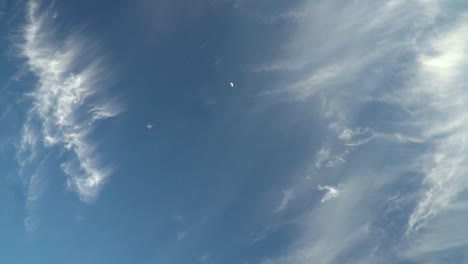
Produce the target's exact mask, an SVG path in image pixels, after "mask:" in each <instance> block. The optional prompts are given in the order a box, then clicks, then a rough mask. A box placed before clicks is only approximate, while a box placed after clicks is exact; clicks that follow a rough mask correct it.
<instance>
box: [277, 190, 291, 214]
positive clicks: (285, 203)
mask: <svg viewBox="0 0 468 264" xmlns="http://www.w3.org/2000/svg"><path fill="white" fill-rule="evenodd" d="M294 198H295V194H294V190H293V189H288V190H285V191H283V198H282V199H281V202H280V204H279V205H278V207H276V209H275V213H280V212H282V211H284V210H285V209H286V208H287V207H288V205H289V202H291V201H292V200H293V199H294Z"/></svg>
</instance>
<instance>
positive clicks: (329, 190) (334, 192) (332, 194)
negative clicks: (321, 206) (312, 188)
mask: <svg viewBox="0 0 468 264" xmlns="http://www.w3.org/2000/svg"><path fill="white" fill-rule="evenodd" d="M317 189H318V190H319V191H326V192H325V195H324V196H323V198H322V200H320V202H321V203H324V202H326V201H328V200H331V199H334V198H336V197H338V195H339V194H340V189H339V188H335V187H331V186H328V185H323V186H322V185H319V186H317Z"/></svg>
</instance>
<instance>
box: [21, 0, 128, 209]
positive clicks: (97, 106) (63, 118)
mask: <svg viewBox="0 0 468 264" xmlns="http://www.w3.org/2000/svg"><path fill="white" fill-rule="evenodd" d="M27 6H28V9H27V13H26V21H27V22H26V25H25V26H24V29H23V39H24V42H23V43H18V46H19V49H20V53H21V56H23V57H24V58H26V63H27V66H28V67H29V70H30V71H31V72H32V73H33V74H34V75H35V77H36V78H37V82H36V84H35V87H34V89H33V90H32V91H31V93H30V94H29V97H30V98H31V100H32V106H31V109H30V110H29V112H28V116H27V119H26V122H25V124H24V127H23V131H22V135H21V142H20V147H19V151H18V159H19V162H20V165H21V166H22V169H24V168H25V167H27V166H31V165H32V162H33V161H34V159H35V158H36V157H38V156H39V155H41V154H40V151H41V148H43V147H45V148H52V147H59V148H63V149H64V150H66V151H68V152H69V153H70V154H71V155H70V158H68V159H67V160H66V161H65V162H63V164H62V165H61V168H62V169H63V171H64V172H65V173H66V174H67V175H68V178H67V184H68V187H69V188H70V189H71V190H73V191H75V192H76V193H77V194H78V195H79V197H80V199H81V200H82V201H85V202H90V201H92V200H93V199H95V198H96V196H97V195H98V193H99V190H100V189H101V187H102V185H103V184H104V182H105V180H106V178H107V177H108V176H109V174H110V173H111V169H110V168H107V167H103V166H102V165H101V161H100V157H99V155H98V154H97V153H96V150H95V146H96V143H95V142H91V141H90V140H89V139H88V135H89V133H90V132H91V131H92V129H93V128H94V125H95V123H96V121H98V120H101V119H106V118H109V117H113V116H116V115H117V114H118V113H119V109H118V108H117V107H116V105H114V104H112V103H111V102H110V101H108V102H106V103H104V102H101V101H99V100H98V95H99V92H100V88H99V83H100V81H101V80H102V75H103V74H104V71H103V69H102V67H101V66H100V64H99V61H98V60H87V59H86V54H89V53H91V52H92V50H90V49H89V48H87V45H85V43H84V41H83V40H82V39H81V38H80V37H79V36H76V35H75V36H69V37H68V38H66V39H65V40H64V41H59V40H58V38H56V36H55V31H54V28H53V23H55V22H54V21H53V16H50V14H49V12H42V11H41V10H42V9H41V6H40V4H39V3H38V2H36V1H29V3H28V5H27Z"/></svg>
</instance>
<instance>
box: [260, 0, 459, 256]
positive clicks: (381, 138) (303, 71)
mask: <svg viewBox="0 0 468 264" xmlns="http://www.w3.org/2000/svg"><path fill="white" fill-rule="evenodd" d="M456 4H457V3H455V1H437V0H413V1H397V0H393V1H351V2H346V3H345V2H342V1H308V0H304V1H303V6H302V9H303V10H305V11H304V12H310V13H312V14H314V15H310V16H305V17H298V18H296V23H297V28H296V34H295V37H293V38H292V39H291V41H289V42H288V43H286V47H287V48H286V52H284V53H283V54H280V55H279V56H278V57H279V58H278V61H277V62H272V63H271V64H268V65H262V71H263V74H264V73H265V72H268V71H273V70H275V71H279V70H283V71H289V72H287V73H286V75H285V79H288V80H289V82H288V83H289V84H288V85H286V87H289V88H290V89H289V90H288V89H285V88H275V89H273V90H270V91H266V92H264V94H268V95H272V96H277V95H278V96H279V97H282V96H284V95H290V98H289V99H290V100H293V101H298V102H301V104H302V103H304V102H308V101H309V99H310V98H315V99H316V98H317V97H318V96H320V97H321V98H324V101H325V102H326V103H324V107H323V112H322V113H321V114H322V116H323V117H324V118H323V120H324V121H325V122H324V123H326V122H328V121H330V122H332V124H331V125H328V124H323V126H324V127H327V126H328V128H329V129H331V131H333V132H334V133H333V135H336V137H333V136H328V135H327V139H326V142H325V144H322V146H323V147H322V149H321V150H320V151H319V152H318V154H317V157H316V160H315V161H316V162H315V164H314V165H315V167H314V170H317V171H318V172H319V173H317V174H316V175H315V174H314V179H318V180H320V179H322V178H323V179H325V178H332V180H337V181H339V182H343V184H344V186H346V188H342V189H341V188H337V187H332V186H319V189H320V190H322V191H326V193H325V195H324V196H323V198H322V202H325V201H329V200H330V199H333V198H335V197H337V196H339V197H340V199H336V200H334V201H333V203H327V204H326V206H323V207H320V208H319V209H317V208H313V209H311V211H312V212H311V211H309V212H303V213H302V214H301V215H300V216H299V218H301V219H306V220H304V221H303V222H302V223H301V224H299V226H300V228H302V229H301V230H302V233H301V235H300V236H299V237H298V238H297V239H296V240H295V241H294V242H293V243H291V245H290V247H289V250H288V251H287V252H286V253H285V254H283V255H281V256H279V257H277V258H269V259H268V258H266V259H265V261H264V263H299V264H301V263H310V262H312V261H314V260H317V259H320V260H321V263H342V262H345V261H343V259H351V260H349V261H350V263H388V262H389V260H390V262H399V261H405V260H408V259H411V260H417V262H419V261H420V262H424V263H426V262H427V263H444V261H443V260H441V259H438V258H437V254H436V253H440V252H442V253H443V251H447V252H449V251H450V252H453V251H456V250H457V248H465V247H466V245H468V239H467V237H468V228H465V227H464V226H463V223H466V222H467V221H468V217H466V215H468V206H466V202H467V198H466V193H468V178H467V177H466V175H467V174H468V169H466V168H465V167H466V164H467V162H468V151H467V150H466V147H465V145H466V142H467V140H468V138H467V136H466V135H467V134H468V133H467V132H468V125H467V117H466V113H467V112H468V106H467V105H468V104H467V102H468V91H467V90H466V83H467V82H468V77H466V76H467V75H466V71H467V69H468V56H467V55H466V54H468V15H467V13H466V11H464V10H463V8H462V7H460V5H456ZM452 5H453V6H452ZM455 5H456V7H454V6H455ZM285 58H289V60H288V59H285ZM330 65H340V67H338V68H336V69H337V70H335V71H330V70H327V69H330ZM320 69H323V71H324V72H329V73H333V74H328V75H327V74H325V75H323V76H325V77H324V78H317V77H314V76H318V75H317V73H318V72H320ZM275 73H276V74H277V72H275ZM279 74H284V73H279ZM311 80H320V81H311ZM297 84H303V85H297ZM286 91H287V92H286ZM369 98H371V100H369ZM316 101H317V100H310V102H316ZM364 144H365V145H364ZM358 147H359V149H357V148H358ZM355 150H356V151H355ZM335 156H337V157H342V158H343V159H344V158H346V160H347V163H346V168H340V167H334V170H333V172H331V170H326V168H327V166H325V165H326V164H327V162H328V161H329V160H331V159H332V158H333V157H335ZM342 167H343V166H342ZM311 180H312V179H311ZM421 180H422V184H421V182H420V181H421ZM395 193H398V196H395ZM388 197H394V199H392V200H391V201H389V200H388ZM296 199H299V198H298V197H297V198H296ZM396 203H397V204H398V206H397V205H395V204H396ZM389 204H393V205H394V207H392V208H391V210H390V209H388V208H389V207H390V206H391V205H389ZM369 219H371V220H369ZM356 230H360V231H359V232H357V231H356ZM452 230H456V231H452ZM380 243H381V244H380ZM353 247H357V248H359V250H352V249H353ZM350 256H352V257H351V258H348V257H350ZM464 256H466V254H465V255H464ZM393 260H394V261H393ZM411 260H410V261H411Z"/></svg>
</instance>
